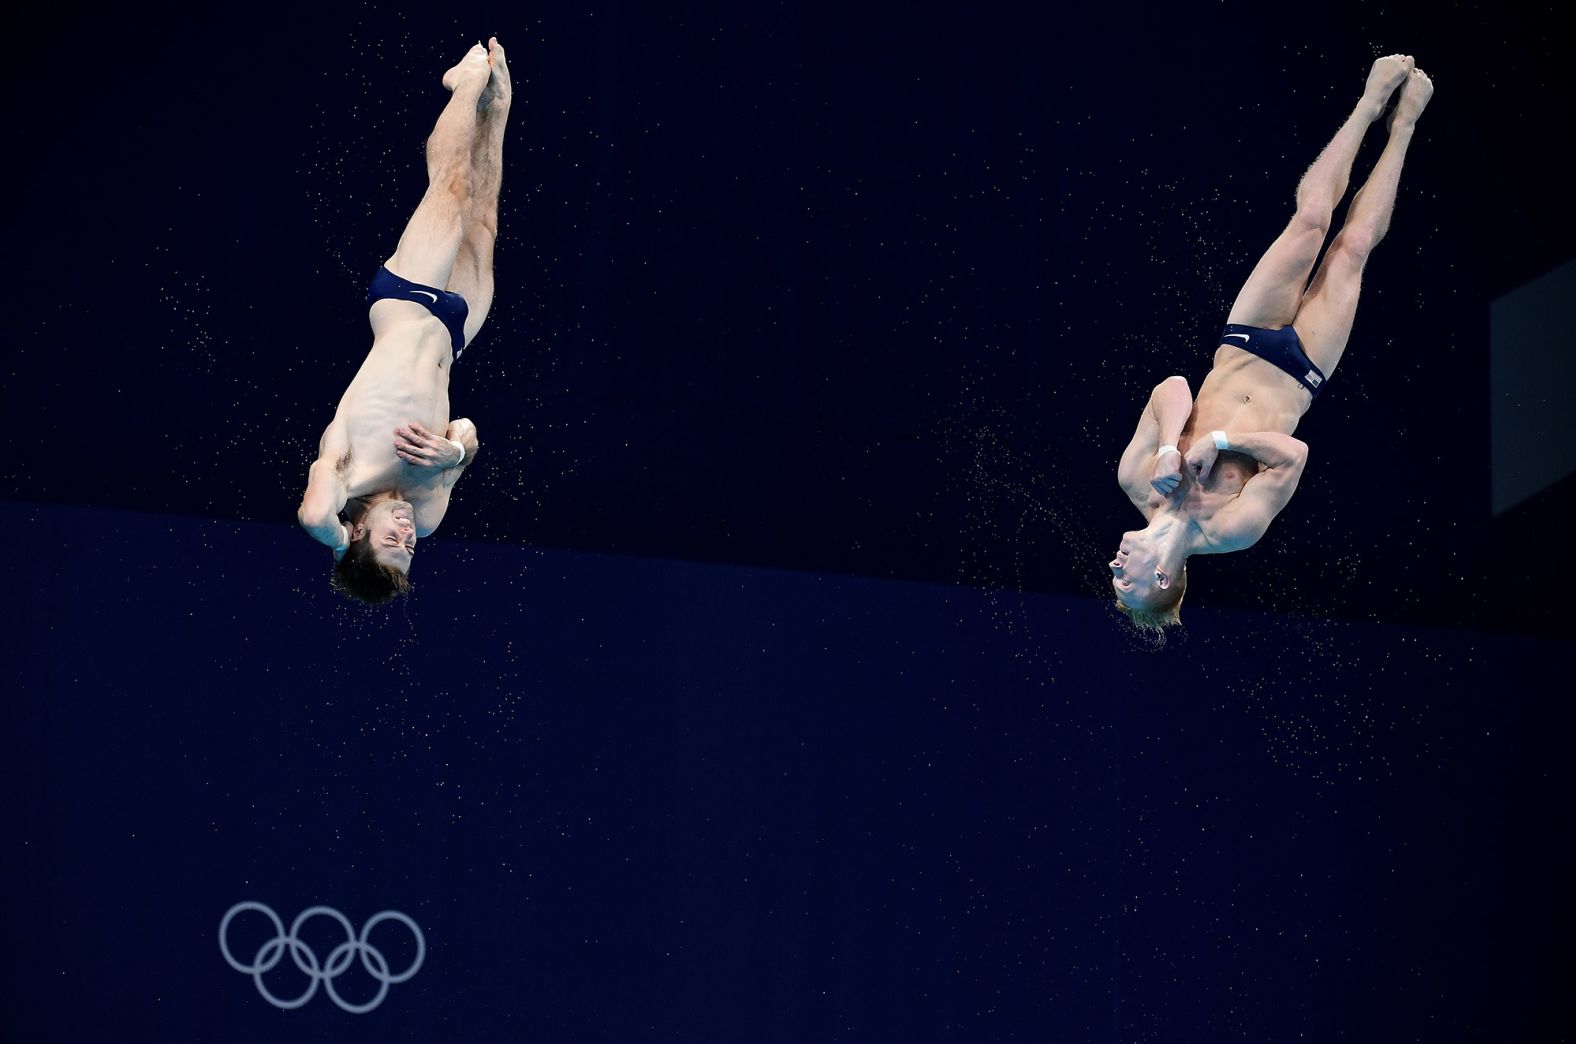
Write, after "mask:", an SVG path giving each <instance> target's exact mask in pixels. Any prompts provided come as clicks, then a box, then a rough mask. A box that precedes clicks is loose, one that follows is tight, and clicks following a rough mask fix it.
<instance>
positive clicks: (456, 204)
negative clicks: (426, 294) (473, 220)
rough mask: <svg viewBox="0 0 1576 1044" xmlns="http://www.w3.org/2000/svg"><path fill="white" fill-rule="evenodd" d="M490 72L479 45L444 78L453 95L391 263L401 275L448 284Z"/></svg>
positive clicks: (467, 203)
mask: <svg viewBox="0 0 1576 1044" xmlns="http://www.w3.org/2000/svg"><path fill="white" fill-rule="evenodd" d="M490 73H491V67H490V66H489V65H488V64H487V51H486V49H485V48H484V47H482V46H481V44H477V45H476V46H475V47H473V48H471V50H470V51H469V52H468V53H467V54H466V55H465V57H464V58H462V59H460V61H459V63H458V64H457V65H455V66H454V67H453V68H452V69H450V70H449V71H448V72H446V73H445V74H444V76H443V85H444V86H445V87H447V88H449V89H450V90H451V91H453V92H454V93H453V95H452V96H451V97H450V98H449V103H448V104H447V105H445V106H444V108H443V112H442V113H440V114H439V116H438V122H437V124H436V125H434V127H433V128H432V134H431V136H430V137H428V138H427V192H426V195H424V196H422V198H421V203H420V204H418V205H417V207H416V212H415V213H414V214H412V215H411V217H410V221H409V222H408V223H407V224H406V225H405V231H404V233H403V234H401V235H400V237H399V246H398V247H396V248H395V250H394V256H392V257H390V258H389V259H388V261H387V262H386V264H387V267H388V269H389V271H391V272H393V273H394V274H395V275H397V276H400V277H402V278H404V279H409V280H411V281H412V282H416V283H425V284H427V285H428V286H437V287H441V286H443V285H444V284H445V283H447V282H448V281H449V271H450V269H452V268H453V267H454V258H455V255H456V254H457V253H458V252H459V249H460V239H461V237H462V235H463V234H464V230H465V228H464V226H465V215H466V214H467V213H468V212H469V210H470V206H471V151H472V150H471V146H472V143H473V142H474V140H475V138H476V135H477V132H478V129H479V127H480V113H479V111H478V109H479V106H480V104H481V99H482V95H483V93H484V92H485V90H486V88H487V83H488V79H489V76H490Z"/></svg>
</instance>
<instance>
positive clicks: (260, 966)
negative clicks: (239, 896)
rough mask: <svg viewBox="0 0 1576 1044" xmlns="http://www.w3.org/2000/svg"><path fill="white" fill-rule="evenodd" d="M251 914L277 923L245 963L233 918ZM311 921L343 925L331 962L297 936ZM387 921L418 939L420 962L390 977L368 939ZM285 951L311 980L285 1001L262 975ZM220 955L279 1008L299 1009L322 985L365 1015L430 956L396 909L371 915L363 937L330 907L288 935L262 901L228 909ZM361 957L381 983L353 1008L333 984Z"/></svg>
mask: <svg viewBox="0 0 1576 1044" xmlns="http://www.w3.org/2000/svg"><path fill="white" fill-rule="evenodd" d="M249 910H255V911H256V912H258V913H261V914H263V915H265V916H266V917H267V918H268V919H269V920H270V921H272V922H273V926H274V937H273V938H272V939H269V940H268V941H267V942H265V943H263V945H262V946H260V947H259V948H258V950H257V956H256V957H254V958H253V959H252V963H251V964H242V963H241V962H240V961H238V960H236V959H235V956H234V955H233V954H232V953H231V952H230V943H229V931H230V922H231V921H233V920H235V918H236V916H237V915H239V914H242V913H246V912H247V911H249ZM313 917H331V918H333V919H334V920H336V921H338V922H339V925H340V927H341V928H343V929H344V930H345V941H344V942H342V943H340V944H339V945H338V946H336V947H334V949H333V951H332V952H331V953H329V955H328V960H327V961H326V962H324V963H323V964H321V965H320V964H318V962H317V954H315V953H313V952H312V948H311V947H309V946H307V945H306V944H305V943H303V942H302V941H301V939H300V938H299V934H300V931H301V926H302V925H303V924H305V923H306V922H307V921H309V920H311V919H312V918H313ZM384 921H398V922H399V923H400V924H403V925H404V926H405V927H406V928H409V929H410V934H411V935H412V936H414V937H415V939H416V959H415V960H414V961H412V962H411V965H410V967H409V968H407V969H405V970H404V971H402V972H400V973H399V974H398V975H390V974H389V965H388V961H386V960H384V959H383V954H382V953H381V952H380V951H379V950H378V949H377V948H376V947H375V946H373V945H372V944H371V943H369V942H367V937H368V936H369V935H371V934H372V929H373V928H374V927H376V926H377V925H379V924H381V923H382V922H384ZM287 950H288V951H289V952H290V959H291V960H292V961H294V962H295V966H296V967H297V968H300V969H301V971H303V972H304V973H306V975H307V977H308V978H310V979H311V980H312V982H311V984H310V985H309V986H307V988H306V992H305V993H303V994H301V996H299V997H295V998H292V999H287V1000H286V999H281V998H279V997H275V996H274V995H273V994H272V993H270V992H268V987H267V986H266V985H264V983H263V976H264V975H265V974H267V973H268V972H269V971H271V970H272V969H273V968H274V966H275V965H277V964H278V963H279V962H280V961H281V960H283V959H284V956H285V951H287ZM219 952H220V953H222V954H224V959H225V960H226V961H228V962H229V964H230V967H232V968H234V969H235V970H236V971H238V972H241V973H242V974H243V975H250V976H251V977H252V979H253V981H255V982H256V983H257V992H258V993H261V994H262V995H263V999H264V1000H266V1001H267V1002H268V1003H269V1004H272V1005H273V1006H274V1007H276V1008H282V1009H284V1010H285V1011H289V1010H290V1009H292V1008H299V1007H301V1005H303V1004H305V1003H306V1002H307V1001H309V1000H311V999H312V998H313V996H314V995H316V993H317V987H318V985H319V984H322V986H323V987H324V988H325V989H327V991H328V995H329V997H330V998H332V999H333V1001H334V1003H335V1004H337V1005H339V1006H340V1007H341V1008H343V1009H344V1010H345V1011H348V1012H350V1013H351V1014H352V1015H364V1014H366V1013H367V1012H369V1011H371V1010H372V1009H373V1008H376V1007H377V1006H378V1005H379V1004H382V1003H383V998H384V997H386V996H388V992H389V987H390V986H392V985H395V984H396V983H401V982H405V981H406V980H407V979H409V978H410V977H411V976H413V975H415V974H416V972H418V971H419V970H420V969H421V962H422V961H423V960H425V959H426V957H427V940H426V939H424V938H422V934H421V929H420V928H418V927H416V922H415V921H413V920H411V919H410V918H409V917H407V916H405V915H404V914H402V913H400V912H399V911H398V910H384V911H383V912H382V913H376V914H373V915H372V917H371V919H370V920H368V921H367V923H366V924H365V925H364V926H362V929H361V934H360V935H359V936H358V935H356V933H355V930H354V929H353V928H351V926H350V921H349V919H348V918H346V917H345V915H344V914H342V913H340V912H339V911H338V910H336V909H334V908H333V907H331V906H314V907H311V908H310V909H308V910H304V911H302V912H301V915H300V916H299V917H297V918H296V919H295V921H294V922H293V923H292V924H291V925H290V931H289V932H288V933H286V932H285V926H284V922H282V921H280V920H279V915H278V914H276V913H274V911H273V910H272V909H270V908H269V907H267V906H265V905H263V904H262V903H254V902H244V903H236V904H235V905H234V906H232V907H230V910H229V912H228V913H226V914H225V915H224V919H223V920H222V921H220V922H219ZM357 956H359V957H360V958H361V966H362V967H363V968H365V969H366V970H367V974H368V975H370V976H372V977H373V978H374V979H376V980H377V981H378V992H377V996H375V997H373V998H372V999H371V1000H369V1001H367V1002H366V1003H365V1004H350V1003H348V1002H346V1000H345V999H344V998H343V997H341V996H340V995H339V994H338V992H336V991H335V989H334V980H335V979H336V978H338V977H339V976H340V975H342V974H344V972H345V971H346V970H347V969H348V968H349V967H350V962H351V961H352V960H353V959H354V958H355V957H357Z"/></svg>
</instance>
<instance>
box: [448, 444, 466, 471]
mask: <svg viewBox="0 0 1576 1044" xmlns="http://www.w3.org/2000/svg"><path fill="white" fill-rule="evenodd" d="M449 445H451V446H453V447H454V448H455V449H457V450H459V451H460V459H459V460H457V461H455V462H454V463H453V464H451V465H449V466H450V467H451V468H457V467H459V466H460V465H461V464H464V463H465V443H463V442H459V441H457V440H455V439H450V440H449Z"/></svg>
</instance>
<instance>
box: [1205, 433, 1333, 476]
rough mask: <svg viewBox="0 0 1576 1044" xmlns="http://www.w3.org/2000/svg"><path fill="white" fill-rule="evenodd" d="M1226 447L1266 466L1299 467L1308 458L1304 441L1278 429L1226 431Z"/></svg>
mask: <svg viewBox="0 0 1576 1044" xmlns="http://www.w3.org/2000/svg"><path fill="white" fill-rule="evenodd" d="M1213 435H1214V433H1213V432H1211V433H1208V434H1205V435H1204V436H1202V437H1203V438H1206V439H1207V438H1212V437H1213ZM1226 449H1228V450H1231V451H1233V452H1236V453H1246V454H1247V455H1248V456H1250V457H1252V458H1253V459H1254V460H1256V461H1258V462H1259V463H1260V464H1263V465H1264V466H1265V467H1266V468H1285V467H1292V466H1296V467H1301V466H1302V465H1303V464H1304V463H1305V462H1306V461H1307V459H1308V444H1307V443H1306V442H1303V441H1302V440H1301V439H1298V438H1293V437H1292V436H1290V435H1287V434H1286V433H1284V432H1279V431H1228V432H1226Z"/></svg>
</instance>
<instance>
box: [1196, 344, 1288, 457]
mask: <svg viewBox="0 0 1576 1044" xmlns="http://www.w3.org/2000/svg"><path fill="white" fill-rule="evenodd" d="M1312 401H1313V397H1312V396H1311V395H1309V394H1308V392H1307V390H1306V389H1304V388H1303V387H1302V385H1300V384H1298V383H1297V382H1296V381H1295V380H1294V379H1292V377H1291V376H1289V375H1288V374H1286V373H1284V372H1283V371H1281V369H1280V368H1279V367H1276V366H1274V365H1272V364H1271V363H1268V362H1265V361H1264V360H1263V359H1260V358H1259V357H1258V356H1256V355H1253V354H1252V353H1250V352H1245V351H1243V350H1242V349H1241V348H1236V347H1233V346H1232V345H1229V344H1224V345H1221V346H1220V348H1219V349H1218V350H1217V351H1216V352H1215V366H1214V368H1213V369H1212V370H1210V371H1209V376H1208V377H1206V378H1204V383H1203V384H1202V385H1201V386H1200V387H1199V389H1198V394H1197V395H1195V396H1194V397H1193V414H1192V416H1190V417H1189V418H1188V422H1187V425H1186V426H1185V427H1184V428H1183V429H1182V442H1181V446H1182V448H1183V449H1184V450H1186V449H1187V447H1188V446H1191V445H1192V444H1193V441H1194V440H1195V439H1196V438H1197V437H1198V435H1196V434H1195V433H1199V434H1206V433H1208V432H1211V431H1238V432H1243V431H1278V432H1281V433H1282V434H1284V435H1290V434H1291V433H1292V432H1294V431H1296V430H1297V422H1298V421H1300V420H1302V415H1303V414H1304V413H1306V412H1307V410H1308V405H1309V403H1311V402H1312Z"/></svg>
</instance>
